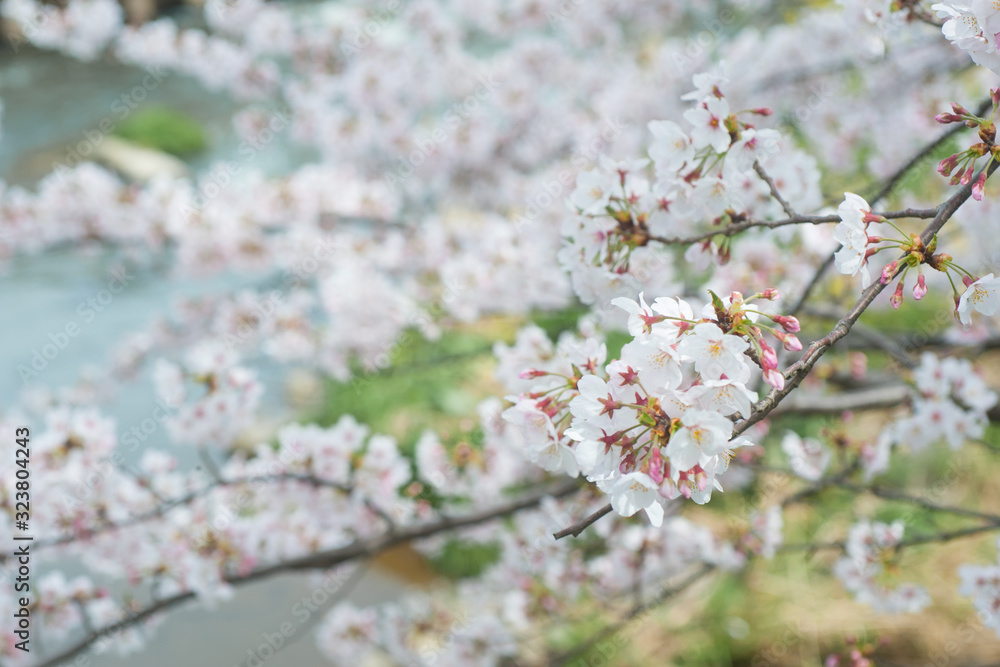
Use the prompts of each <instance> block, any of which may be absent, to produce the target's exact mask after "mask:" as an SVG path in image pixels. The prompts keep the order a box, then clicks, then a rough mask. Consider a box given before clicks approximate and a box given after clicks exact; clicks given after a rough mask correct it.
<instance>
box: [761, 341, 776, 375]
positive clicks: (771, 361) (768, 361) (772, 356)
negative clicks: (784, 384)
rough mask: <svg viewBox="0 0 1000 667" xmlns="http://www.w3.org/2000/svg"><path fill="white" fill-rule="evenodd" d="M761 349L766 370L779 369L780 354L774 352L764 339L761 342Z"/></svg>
mask: <svg viewBox="0 0 1000 667" xmlns="http://www.w3.org/2000/svg"><path fill="white" fill-rule="evenodd" d="M760 348H761V350H762V352H763V354H761V359H760V361H761V363H762V364H763V365H764V369H765V370H766V369H768V368H777V367H778V353H777V352H775V351H774V348H773V347H771V346H770V345H768V344H767V341H765V340H764V339H761V340H760Z"/></svg>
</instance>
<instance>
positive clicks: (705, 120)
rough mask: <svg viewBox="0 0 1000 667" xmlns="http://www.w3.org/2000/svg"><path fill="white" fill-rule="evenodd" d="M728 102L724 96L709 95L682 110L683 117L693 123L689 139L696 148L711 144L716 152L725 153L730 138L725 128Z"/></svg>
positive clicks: (727, 116) (699, 148)
mask: <svg viewBox="0 0 1000 667" xmlns="http://www.w3.org/2000/svg"><path fill="white" fill-rule="evenodd" d="M727 118H729V102H727V101H726V100H725V99H724V98H719V97H709V98H707V99H705V100H704V101H702V103H701V104H699V105H698V106H697V107H695V108H694V109H688V110H687V111H685V112H684V119H685V120H686V121H687V122H689V123H691V125H693V126H694V127H693V129H692V130H691V140H692V142H693V143H694V148H695V149H696V150H701V149H702V148H705V147H706V146H711V147H712V150H714V151H715V152H716V153H725V152H726V149H728V148H729V143H730V141H731V140H732V139H731V137H730V136H729V130H728V129H727V128H726V119H727Z"/></svg>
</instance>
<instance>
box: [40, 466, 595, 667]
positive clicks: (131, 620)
mask: <svg viewBox="0 0 1000 667" xmlns="http://www.w3.org/2000/svg"><path fill="white" fill-rule="evenodd" d="M581 488H583V487H581V486H580V485H579V484H578V483H577V482H576V481H575V480H562V481H560V482H558V483H556V484H554V485H552V486H549V487H547V488H544V489H536V490H534V491H532V492H531V493H528V494H526V495H524V496H522V497H521V498H518V499H516V500H512V501H509V502H507V503H505V504H503V505H500V506H498V507H494V508H490V509H486V510H481V511H479V512H473V513H471V514H467V515H465V516H460V517H454V518H452V517H444V518H441V519H438V520H436V521H432V522H429V523H426V524H423V525H418V526H411V527H408V528H404V529H400V530H397V531H395V532H392V533H387V534H384V535H380V536H377V537H372V538H368V539H364V540H358V541H356V542H353V543H352V544H349V545H347V546H346V547H340V548H337V549H330V550H327V551H321V552H318V553H313V554H306V555H303V556H299V557H298V558H291V559H288V560H286V561H282V562H280V563H273V564H271V565H266V566H264V567H260V568H257V569H255V570H253V571H251V572H250V573H248V574H246V575H242V576H229V577H226V578H225V579H224V581H225V582H226V583H228V584H231V585H233V586H242V585H245V584H248V583H250V582H253V581H257V580H259V579H264V578H267V577H271V576H274V575H276V574H280V573H282V572H294V571H300V570H315V569H328V568H331V567H334V566H336V565H341V564H343V563H346V562H349V561H352V560H355V559H358V558H370V557H372V556H375V555H376V554H378V553H380V552H382V551H384V550H386V549H388V548H390V547H394V546H396V545H399V544H403V543H405V542H410V541H412V540H418V539H421V538H425V537H430V536H432V535H436V534H438V533H442V532H446V531H450V530H455V529H458V528H467V527H470V526H477V525H480V524H483V523H487V522H489V521H493V520H495V519H500V518H503V517H505V516H509V515H511V514H514V513H516V512H519V511H522V510H526V509H531V508H533V507H536V506H538V504H539V503H541V501H542V499H543V498H546V497H550V496H551V497H555V498H561V497H564V496H568V495H570V494H573V493H576V492H577V491H579V490H580V489H581ZM195 599H196V595H195V593H194V592H192V591H188V592H185V593H178V594H176V595H172V596H170V597H167V598H163V599H161V600H158V601H156V602H153V603H151V604H149V605H148V606H146V607H145V608H143V609H141V610H139V611H137V612H136V613H135V614H132V615H131V616H129V617H128V618H126V619H124V620H122V621H119V622H117V623H112V624H110V625H107V626H104V627H103V628H100V629H98V630H97V631H95V632H94V633H92V634H90V635H88V636H87V637H86V638H84V639H82V640H80V641H79V642H77V643H76V644H74V645H73V646H71V647H70V648H68V649H66V650H64V651H62V652H61V653H59V654H58V655H56V656H53V657H52V658H49V659H48V660H46V661H45V662H43V663H41V665H40V667H52V666H53V665H57V664H59V663H62V662H64V661H66V660H70V659H72V658H73V657H75V656H77V655H78V654H80V653H81V652H83V651H85V650H86V649H87V647H88V646H90V645H91V644H93V643H94V642H96V641H97V640H98V639H100V638H101V637H102V636H105V635H110V634H114V633H117V632H120V631H121V630H123V629H125V628H128V627H130V626H133V625H135V624H136V623H139V622H141V621H144V620H146V619H148V618H150V617H151V616H153V615H154V614H157V613H159V612H162V611H166V610H168V609H171V608H173V607H176V606H178V605H180V604H183V603H185V602H190V601H193V600H195Z"/></svg>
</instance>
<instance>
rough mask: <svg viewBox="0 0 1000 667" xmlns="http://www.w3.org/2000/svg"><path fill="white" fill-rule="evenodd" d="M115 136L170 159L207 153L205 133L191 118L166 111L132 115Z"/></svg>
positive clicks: (146, 110) (145, 110)
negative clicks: (169, 156) (157, 151)
mask: <svg viewBox="0 0 1000 667" xmlns="http://www.w3.org/2000/svg"><path fill="white" fill-rule="evenodd" d="M114 133H115V135H117V136H119V137H121V138H122V139H126V140H128V141H132V142H135V143H137V144H140V145H142V146H148V147H149V148H155V149H157V150H161V151H163V152H165V153H170V154H171V155H176V156H178V157H186V156H189V155H193V154H195V153H198V152H200V151H202V150H204V148H205V145H206V140H205V130H204V129H203V128H202V126H201V125H200V124H199V123H198V121H196V120H194V119H193V118H191V117H190V116H188V115H186V114H183V113H181V112H179V111H174V110H173V109H168V108H166V107H148V108H143V109H139V110H138V111H136V112H135V113H133V114H131V115H130V116H129V117H128V118H126V119H125V120H124V121H122V123H121V124H120V125H119V126H118V127H117V128H116V129H115V132H114Z"/></svg>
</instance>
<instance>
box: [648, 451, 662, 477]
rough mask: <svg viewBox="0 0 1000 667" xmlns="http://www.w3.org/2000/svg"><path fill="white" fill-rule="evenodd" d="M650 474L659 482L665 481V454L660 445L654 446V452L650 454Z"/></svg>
mask: <svg viewBox="0 0 1000 667" xmlns="http://www.w3.org/2000/svg"><path fill="white" fill-rule="evenodd" d="M649 476H650V478H651V479H652V480H653V481H654V482H656V483H657V484H660V483H661V482H663V456H662V455H661V454H660V448H659V447H653V453H652V454H650V456H649Z"/></svg>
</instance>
